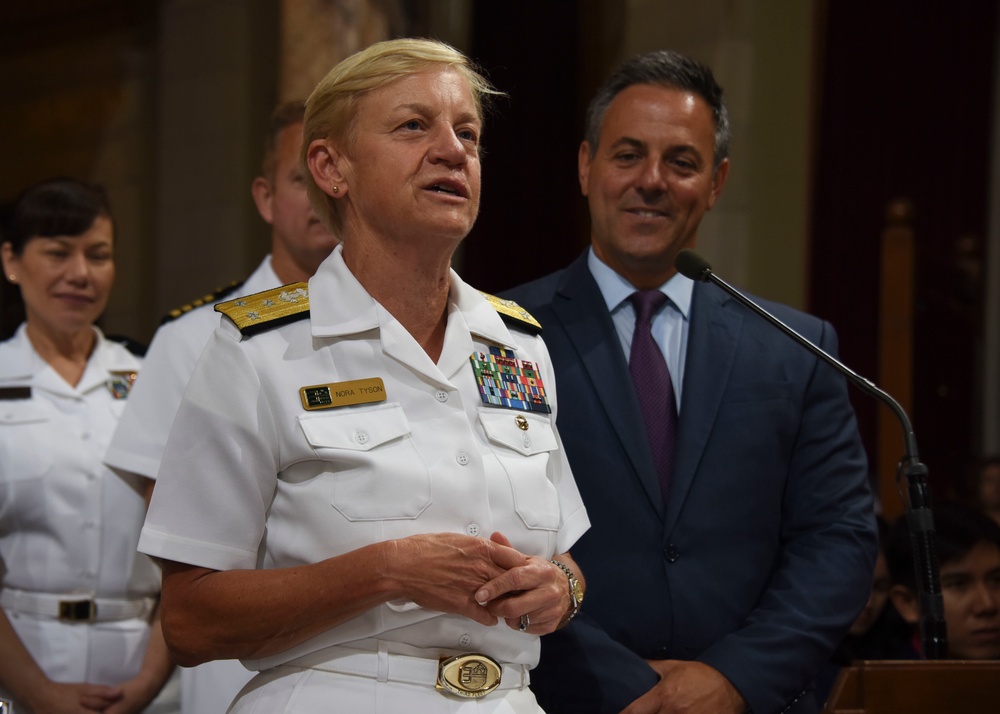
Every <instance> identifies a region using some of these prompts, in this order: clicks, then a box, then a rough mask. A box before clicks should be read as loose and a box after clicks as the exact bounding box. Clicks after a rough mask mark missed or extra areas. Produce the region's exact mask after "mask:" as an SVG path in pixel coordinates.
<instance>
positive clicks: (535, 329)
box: [480, 291, 542, 335]
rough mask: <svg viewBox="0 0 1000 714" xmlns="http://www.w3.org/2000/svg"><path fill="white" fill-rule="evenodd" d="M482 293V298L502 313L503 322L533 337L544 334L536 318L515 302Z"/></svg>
mask: <svg viewBox="0 0 1000 714" xmlns="http://www.w3.org/2000/svg"><path fill="white" fill-rule="evenodd" d="M480 293H482V296H483V297H484V298H486V299H487V300H488V301H489V303H490V305H492V306H493V309H494V310H496V311H497V312H498V313H500V317H501V318H503V321H504V322H506V323H509V324H511V325H513V326H514V327H517V328H519V329H522V330H524V331H525V332H528V333H530V334H532V335H539V334H541V332H542V325H541V323H539V322H538V320H536V319H535V318H533V317H532V316H531V313H529V312H528V311H527V310H525V309H524V308H523V307H521V306H520V305H518V304H517V303H516V302H514V301H513V300H504V299H503V298H498V297H497V296H496V295H490V294H489V293H484V292H482V291H480Z"/></svg>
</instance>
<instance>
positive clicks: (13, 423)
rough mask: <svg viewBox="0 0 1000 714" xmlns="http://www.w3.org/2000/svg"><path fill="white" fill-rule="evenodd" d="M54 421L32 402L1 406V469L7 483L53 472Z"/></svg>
mask: <svg viewBox="0 0 1000 714" xmlns="http://www.w3.org/2000/svg"><path fill="white" fill-rule="evenodd" d="M57 438H58V435H56V434H53V433H52V424H51V417H50V415H49V414H48V413H46V410H45V409H44V408H43V406H42V405H41V404H38V403H36V402H33V401H21V400H17V401H9V402H6V401H5V402H0V467H2V468H3V480H4V481H19V480H22V479H29V478H39V477H40V476H44V475H45V474H46V473H48V472H49V471H50V470H51V469H52V463H53V460H52V440H53V439H57Z"/></svg>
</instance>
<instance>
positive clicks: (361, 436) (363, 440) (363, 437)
mask: <svg viewBox="0 0 1000 714" xmlns="http://www.w3.org/2000/svg"><path fill="white" fill-rule="evenodd" d="M354 441H356V442H357V443H359V444H367V443H368V434H366V433H365V432H363V431H359V432H358V433H357V434H355V435H354Z"/></svg>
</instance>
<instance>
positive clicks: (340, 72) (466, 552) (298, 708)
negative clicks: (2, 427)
mask: <svg viewBox="0 0 1000 714" xmlns="http://www.w3.org/2000/svg"><path fill="white" fill-rule="evenodd" d="M491 92H493V90H492V89H491V88H490V86H489V85H488V83H486V81H485V80H484V79H483V78H482V77H481V76H480V75H479V74H477V73H476V72H475V71H474V70H473V69H472V67H471V66H470V64H469V62H468V60H467V59H466V58H465V57H464V56H463V55H461V54H460V53H458V52H457V51H455V50H454V49H452V48H450V47H448V46H447V45H443V44H440V43H437V42H432V41H427V40H394V41H390V42H385V43H379V44H376V45H373V46H372V47H370V48H368V49H367V50H364V51H363V52H361V53H358V54H357V55H354V56H352V57H350V58H348V59H346V60H344V61H343V62H341V63H340V64H339V65H338V66H337V67H335V68H334V69H333V70H332V71H331V72H330V74H329V75H327V77H326V78H325V79H324V80H323V81H322V82H321V83H320V84H319V86H318V87H317V88H316V90H315V91H314V92H313V94H312V96H311V97H310V99H309V101H308V103H307V110H306V119H305V139H304V142H303V146H304V151H303V154H304V156H303V159H304V162H305V163H306V165H307V166H308V168H309V175H308V177H307V184H308V186H309V190H310V197H311V199H312V202H313V205H314V207H315V208H316V209H317V213H319V214H320V215H321V216H322V217H323V220H324V221H325V222H326V223H327V224H328V225H330V226H331V227H332V228H334V229H335V230H336V231H337V232H338V233H339V234H340V235H341V236H342V238H343V244H342V245H341V246H339V247H338V248H337V249H335V251H334V252H333V254H332V255H331V256H330V257H329V258H328V259H327V260H326V261H324V263H323V264H322V265H321V266H320V268H319V270H318V271H317V273H316V274H315V276H314V277H313V278H312V279H311V280H310V281H309V282H308V284H306V283H299V284H295V285H289V286H284V288H281V289H277V290H274V291H268V292H266V293H261V294H257V295H253V296H249V297H246V298H243V299H238V300H233V301H230V302H228V303H224V304H223V305H221V306H219V309H220V311H222V312H224V313H225V314H227V315H228V316H229V317H230V318H232V319H231V320H223V324H222V326H221V327H220V328H219V329H218V330H217V331H216V333H215V334H214V335H213V337H212V339H211V340H210V341H209V343H208V345H207V347H206V349H205V351H204V352H203V353H202V356H201V359H200V360H199V363H198V366H197V367H196V369H195V372H194V375H193V376H192V378H191V381H190V383H189V385H188V388H187V390H186V392H185V395H184V400H183V402H182V404H181V407H180V410H179V411H178V414H177V418H176V419H175V421H174V425H173V428H172V430H171V434H170V437H169V440H168V442H167V447H166V450H165V453H164V457H163V462H162V465H161V469H160V472H159V474H158V479H157V487H156V490H155V492H154V494H153V500H152V503H151V506H150V511H149V514H148V516H147V519H146V523H145V526H144V527H143V531H142V537H141V539H140V545H139V548H140V550H142V551H143V552H146V553H149V554H152V555H155V556H158V557H160V558H163V559H164V563H163V567H164V586H163V622H164V632H165V634H166V637H167V642H168V643H169V644H170V647H171V651H172V652H173V654H174V656H175V658H176V659H177V661H178V662H179V663H180V664H184V665H189V664H195V663H198V662H202V661H205V660H208V659H213V658H220V657H221V658H226V657H238V658H240V659H242V660H243V661H244V664H246V665H247V666H248V667H249V668H250V669H254V670H259V672H260V673H259V674H258V675H257V676H256V677H255V678H254V679H252V680H251V681H250V683H249V684H248V685H247V686H246V687H245V688H244V690H243V691H242V692H241V693H240V695H239V696H238V697H237V698H236V700H235V701H234V703H233V705H232V706H231V708H230V712H234V713H245V712H260V713H263V712H267V713H268V714H273V713H274V712H296V713H297V714H311V713H312V712H317V713H318V712H324V713H325V712H332V711H337V712H375V713H386V712H470V713H471V712H480V713H485V712H512V713H518V714H520V713H527V712H531V713H535V712H538V711H540V710H539V709H538V706H537V704H536V703H535V700H534V696H533V695H532V693H531V691H530V690H529V689H528V687H527V684H528V682H529V675H528V671H529V670H530V668H531V667H532V666H534V664H535V663H536V662H537V659H538V651H539V648H538V638H539V636H540V635H542V634H545V633H547V632H551V631H552V630H554V629H556V628H557V627H559V626H560V625H562V624H564V623H565V622H567V621H568V619H569V618H570V617H571V616H572V615H573V614H575V612H576V609H577V607H578V605H579V602H580V600H581V599H582V595H583V593H582V582H581V578H580V573H579V572H578V570H577V567H576V564H575V563H574V562H573V560H572V558H571V557H570V556H569V555H568V553H567V552H566V551H568V549H569V548H570V546H571V545H572V544H573V543H574V542H575V541H576V539H577V538H578V537H579V536H580V535H581V534H582V533H583V532H584V531H585V530H586V529H587V527H588V526H589V521H588V519H587V516H586V511H585V510H584V508H583V505H582V503H581V500H580V496H579V493H578V492H577V489H576V485H575V483H574V482H573V479H572V474H571V473H570V470H569V467H568V464H567V461H566V458H565V456H564V454H563V451H562V448H561V444H560V441H559V437H558V434H557V433H556V431H555V426H554V425H555V416H556V414H555V412H556V399H555V392H554V383H553V381H552V380H553V375H552V373H551V369H550V362H549V358H548V353H547V351H546V349H545V346H544V343H543V342H542V340H541V337H539V336H538V334H537V331H532V329H531V325H530V322H531V318H530V316H524V317H522V318H520V319H514V320H513V323H514V324H513V325H511V326H508V325H507V324H505V322H504V320H503V319H502V318H501V315H500V313H499V312H498V309H500V310H508V311H510V312H512V313H516V310H514V309H512V308H510V307H509V306H504V305H499V304H498V305H497V306H496V307H495V306H494V304H493V303H491V302H490V301H489V300H488V299H487V298H486V297H484V296H483V295H482V294H481V293H479V292H478V291H476V290H474V289H472V288H471V287H469V286H468V285H466V284H465V283H464V282H463V281H462V280H461V279H460V278H459V277H458V275H457V274H456V273H455V272H454V271H452V270H451V269H450V261H451V257H452V254H453V252H454V250H455V248H456V247H457V246H458V245H459V243H460V242H461V240H462V239H463V238H464V237H465V236H466V235H467V234H468V233H469V231H470V229H471V228H472V225H473V223H474V221H475V218H476V214H477V212H478V207H479V191H480V155H479V154H480V137H481V134H482V124H483V119H482V117H483V111H482V101H483V99H484V98H485V97H486V96H487V95H488V94H489V93H491ZM535 326H536V327H537V323H535ZM518 385H523V386H518ZM518 389H523V390H524V391H523V392H518V391H517V390H518Z"/></svg>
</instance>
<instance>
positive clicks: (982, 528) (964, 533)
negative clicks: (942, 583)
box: [885, 503, 1000, 592]
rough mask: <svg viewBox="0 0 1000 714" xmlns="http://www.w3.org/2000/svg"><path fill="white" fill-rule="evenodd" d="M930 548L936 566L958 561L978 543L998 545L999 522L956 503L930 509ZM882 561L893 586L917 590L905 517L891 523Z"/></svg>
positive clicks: (999, 542) (914, 566)
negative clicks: (932, 542) (931, 544)
mask: <svg viewBox="0 0 1000 714" xmlns="http://www.w3.org/2000/svg"><path fill="white" fill-rule="evenodd" d="M933 514H934V549H935V551H936V553H937V558H938V563H939V565H947V564H949V563H954V562H955V561H957V560H961V559H962V558H964V557H965V556H967V555H968V554H969V553H970V552H971V551H972V549H973V548H975V547H976V546H977V545H979V544H980V543H992V544H993V545H995V546H997V548H1000V525H998V524H997V523H996V521H994V520H993V519H992V518H990V517H989V516H987V515H986V514H985V513H983V512H982V511H979V510H978V509H975V508H972V507H970V506H965V505H962V504H959V503H946V504H944V505H941V506H937V507H935V508H934V509H933ZM885 560H886V564H887V565H888V566H889V576H890V578H891V579H892V583H893V585H905V586H906V587H908V588H910V589H911V590H913V591H914V592H916V589H917V573H916V565H915V561H914V557H913V544H912V542H911V539H910V529H909V527H908V525H907V520H906V517H905V516H904V517H901V518H900V519H899V520H898V521H896V523H894V524H893V526H892V528H891V530H890V532H889V537H888V540H887V542H886V548H885Z"/></svg>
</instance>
